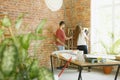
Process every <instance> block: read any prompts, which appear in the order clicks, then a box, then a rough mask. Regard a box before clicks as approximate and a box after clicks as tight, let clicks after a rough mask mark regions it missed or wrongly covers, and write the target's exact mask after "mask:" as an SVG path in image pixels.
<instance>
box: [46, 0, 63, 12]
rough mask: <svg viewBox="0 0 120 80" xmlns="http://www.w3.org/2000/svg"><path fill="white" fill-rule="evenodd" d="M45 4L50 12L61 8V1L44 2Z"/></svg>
mask: <svg viewBox="0 0 120 80" xmlns="http://www.w3.org/2000/svg"><path fill="white" fill-rule="evenodd" d="M45 3H46V5H47V7H48V8H49V9H50V10H51V11H57V10H59V9H60V8H61V6H62V4H63V0H45Z"/></svg>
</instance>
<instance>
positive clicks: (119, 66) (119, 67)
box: [114, 65, 120, 80]
mask: <svg viewBox="0 0 120 80" xmlns="http://www.w3.org/2000/svg"><path fill="white" fill-rule="evenodd" d="M119 69H120V65H118V68H117V72H116V75H115V79H114V80H117V76H118V73H119Z"/></svg>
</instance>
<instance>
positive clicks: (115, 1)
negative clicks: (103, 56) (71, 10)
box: [91, 0, 120, 53]
mask: <svg viewBox="0 0 120 80" xmlns="http://www.w3.org/2000/svg"><path fill="white" fill-rule="evenodd" d="M111 33H114V35H115V37H114V38H111ZM119 38H120V0H91V53H94V52H95V53H105V49H103V47H102V45H101V42H103V43H105V44H106V45H107V46H109V45H110V44H111V43H113V41H115V40H117V39H119Z"/></svg>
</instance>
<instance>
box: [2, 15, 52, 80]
mask: <svg viewBox="0 0 120 80" xmlns="http://www.w3.org/2000/svg"><path fill="white" fill-rule="evenodd" d="M23 17H24V14H21V15H20V16H19V17H18V18H17V20H16V22H15V26H13V25H12V24H13V23H12V21H11V20H10V19H9V18H8V17H7V16H5V17H4V18H3V19H1V21H0V23H1V25H0V26H1V27H2V28H1V29H0V37H2V36H3V35H4V32H5V30H4V28H7V29H8V30H9V32H10V38H1V39H2V40H1V43H0V80H33V79H36V80H54V77H53V74H52V73H51V72H50V70H48V69H47V68H45V67H40V66H39V60H38V58H37V57H36V56H37V53H36V52H37V46H38V45H39V44H38V43H36V44H35V46H34V47H35V50H34V56H33V57H30V56H29V54H28V48H29V45H30V43H31V41H32V40H42V39H45V37H44V36H42V35H41V34H42V29H43V26H44V24H45V23H46V19H43V20H42V21H41V22H40V24H39V25H38V26H37V29H36V30H35V32H34V33H33V32H31V33H26V34H16V33H15V31H13V30H12V29H13V28H14V29H15V30H16V31H19V30H20V26H21V24H22V19H23ZM40 35H41V36H40Z"/></svg>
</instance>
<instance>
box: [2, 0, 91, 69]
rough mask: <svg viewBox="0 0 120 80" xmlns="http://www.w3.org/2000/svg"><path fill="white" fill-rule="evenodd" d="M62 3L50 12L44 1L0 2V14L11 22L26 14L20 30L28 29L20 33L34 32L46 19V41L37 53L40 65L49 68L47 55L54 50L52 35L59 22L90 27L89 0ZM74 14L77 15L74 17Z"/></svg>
mask: <svg viewBox="0 0 120 80" xmlns="http://www.w3.org/2000/svg"><path fill="white" fill-rule="evenodd" d="M64 2H65V3H64V5H63V7H62V8H61V9H60V10H59V11H56V12H52V11H50V10H49V9H48V8H47V6H46V4H45V2H44V0H0V14H4V13H7V15H9V17H10V18H11V19H12V20H13V21H14V20H15V19H16V18H17V16H18V15H19V14H20V13H26V16H25V18H24V21H23V22H24V23H23V24H22V27H21V28H22V29H23V28H24V27H25V26H26V25H27V26H28V29H26V30H24V31H23V30H21V31H20V32H21V33H23V32H28V31H34V30H35V28H36V26H37V25H38V23H39V22H40V21H41V20H42V19H44V18H47V23H46V24H45V26H44V30H43V34H44V36H46V37H47V39H45V40H42V45H41V46H40V47H39V48H40V49H39V51H38V53H39V57H40V65H44V66H47V67H48V66H50V60H49V55H50V54H51V53H52V51H54V50H56V47H55V46H54V44H53V43H54V42H55V39H54V33H55V31H56V29H57V28H58V24H59V22H60V21H61V20H65V21H66V23H67V26H68V27H74V26H73V25H76V23H77V22H81V23H82V24H83V25H84V26H85V27H89V26H90V12H89V10H90V9H89V7H90V0H64ZM72 2H73V4H72V5H71V3H72ZM72 9H73V10H72ZM72 11H74V12H72ZM76 13H77V15H75V14H76ZM38 42H41V41H38ZM34 44H35V42H34V41H33V42H32V43H31V47H30V49H29V52H30V53H33V51H34V50H33V49H34V46H33V45H34ZM41 51H42V52H41Z"/></svg>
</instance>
